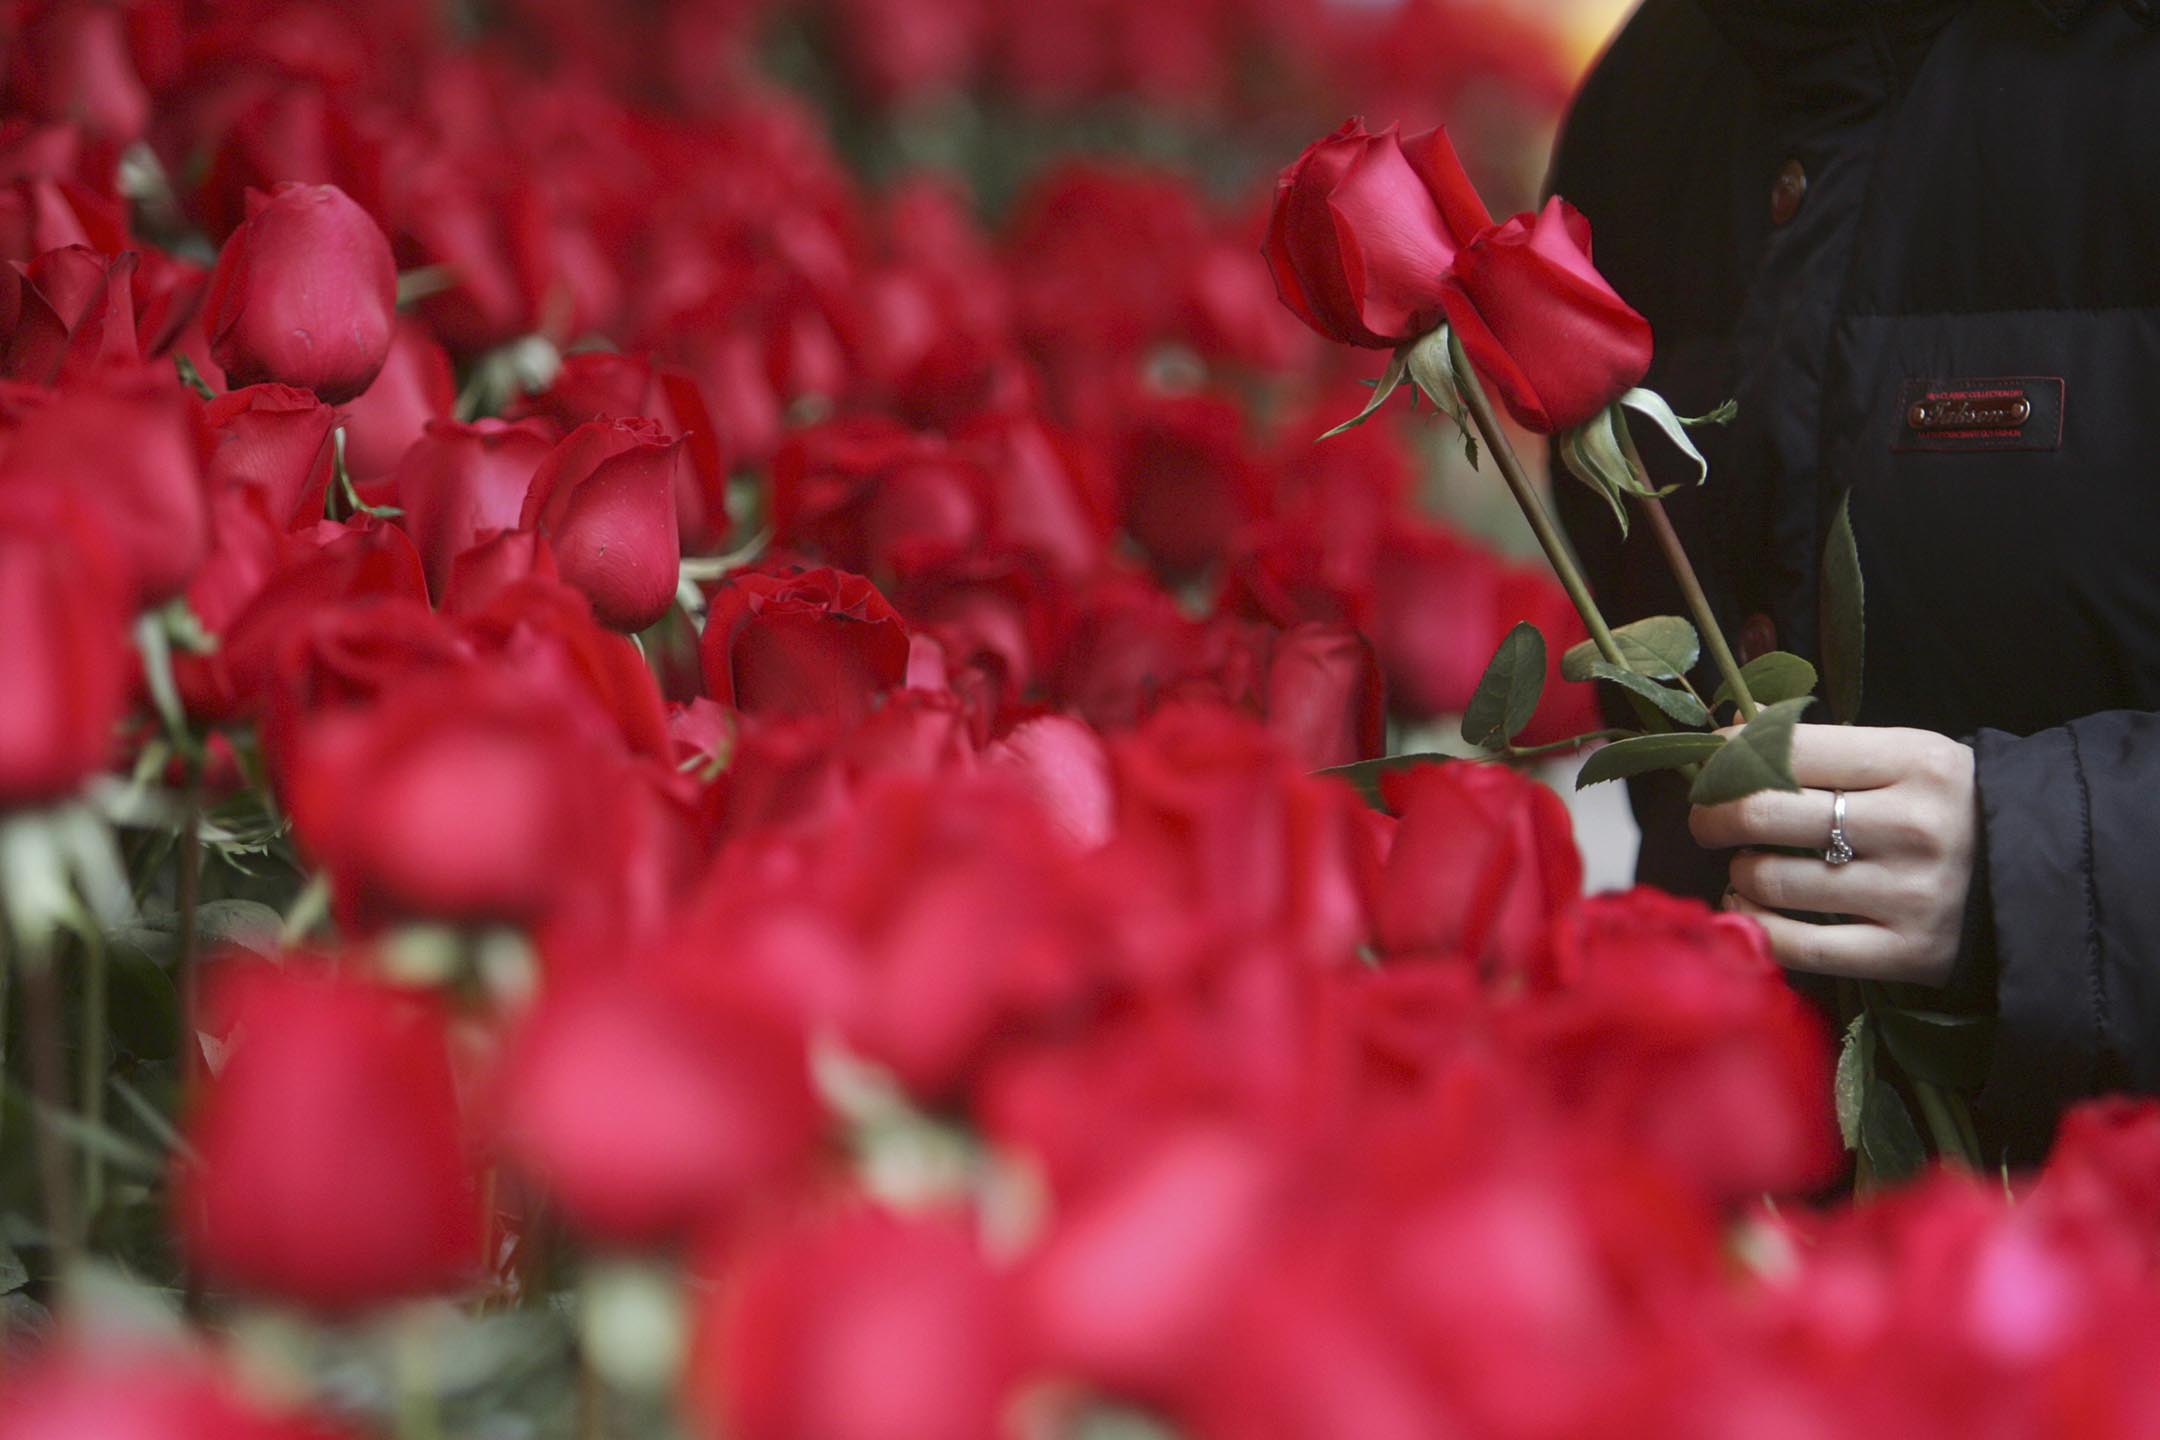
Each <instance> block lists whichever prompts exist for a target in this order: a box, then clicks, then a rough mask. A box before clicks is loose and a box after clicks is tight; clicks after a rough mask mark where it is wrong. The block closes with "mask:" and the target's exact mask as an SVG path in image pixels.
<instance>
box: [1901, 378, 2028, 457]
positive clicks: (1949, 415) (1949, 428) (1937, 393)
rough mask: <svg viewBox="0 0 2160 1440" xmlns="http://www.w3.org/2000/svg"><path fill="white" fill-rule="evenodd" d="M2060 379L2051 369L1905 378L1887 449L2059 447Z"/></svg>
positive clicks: (2018, 448) (1951, 449) (2025, 448)
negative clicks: (2047, 371)
mask: <svg viewBox="0 0 2160 1440" xmlns="http://www.w3.org/2000/svg"><path fill="white" fill-rule="evenodd" d="M2062 427H2063V382H2062V379H2061V377H2060V376H2055V375H2013V376H2007V377H1999V378H1996V379H1982V380H1907V381H1906V382H1905V385H1904V388H1903V389H1902V390H1901V391H1899V393H1898V428H1897V438H1896V439H1895V440H1894V441H1892V442H1891V445H1890V448H1891V449H1892V450H1947V451H1957V450H2060V449H2061V448H2062Z"/></svg>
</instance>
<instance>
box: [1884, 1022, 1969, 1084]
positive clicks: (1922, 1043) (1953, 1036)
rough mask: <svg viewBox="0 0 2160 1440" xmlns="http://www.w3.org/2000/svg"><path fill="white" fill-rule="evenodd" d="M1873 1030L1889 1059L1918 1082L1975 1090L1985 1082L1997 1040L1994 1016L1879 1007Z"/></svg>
mask: <svg viewBox="0 0 2160 1440" xmlns="http://www.w3.org/2000/svg"><path fill="white" fill-rule="evenodd" d="M1875 1026H1876V1028H1877V1030H1878V1031H1880V1032H1881V1035H1882V1043H1883V1044H1884V1046H1886V1047H1887V1048H1888V1049H1889V1051H1890V1058H1891V1059H1893V1060H1895V1061H1897V1063H1898V1065H1899V1066H1900V1067H1902V1068H1903V1070H1904V1071H1905V1073H1906V1074H1907V1075H1910V1076H1911V1077H1912V1078H1913V1079H1915V1080H1924V1081H1927V1082H1930V1083H1932V1084H1935V1085H1941V1086H1944V1087H1946V1088H1949V1089H1954V1090H1975V1089H1978V1088H1979V1086H1980V1084H1981V1082H1983V1081H1985V1080H1986V1079H1987V1072H1988V1060H1989V1057H1990V1055H1991V1053H1992V1051H1993V1047H1994V1041H1995V1021H1994V1017H1993V1016H1989V1015H1950V1014H1945V1013H1943V1012H1941V1011H1935V1010H1907V1009H1903V1008H1901V1007H1899V1006H1895V1005H1879V1006H1877V1007H1876V1011H1875Z"/></svg>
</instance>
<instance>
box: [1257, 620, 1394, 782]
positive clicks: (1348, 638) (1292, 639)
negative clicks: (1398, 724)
mask: <svg viewBox="0 0 2160 1440" xmlns="http://www.w3.org/2000/svg"><path fill="white" fill-rule="evenodd" d="M1266 683H1267V728H1268V730H1269V731H1270V732H1271V733H1273V734H1274V735H1275V737H1276V738H1277V739H1279V740H1281V741H1282V742H1283V744H1284V745H1286V746H1288V747H1289V750H1290V753H1291V754H1292V755H1293V756H1295V757H1296V758H1297V762H1298V763H1299V764H1300V765H1302V766H1304V767H1305V768H1306V769H1308V770H1321V769H1325V768H1327V767H1328V766H1330V765H1350V764H1355V763H1356V762H1357V761H1360V760H1371V759H1373V758H1375V757H1377V756H1378V755H1379V754H1380V752H1381V750H1382V749H1383V748H1385V745H1386V730H1387V714H1386V710H1385V708H1384V706H1383V704H1382V693H1381V685H1380V667H1379V665H1378V664H1377V663H1376V662H1375V661H1374V659H1373V652H1372V646H1371V645H1369V644H1367V643H1366V641H1365V637H1364V636H1362V635H1360V634H1358V633H1357V632H1356V631H1355V630H1352V629H1350V628H1349V627H1348V626H1345V625H1299V626H1297V627H1296V628H1294V629H1291V630H1286V631H1284V632H1283V633H1282V634H1281V635H1278V636H1277V637H1275V643H1274V645H1273V646H1272V647H1271V649H1270V651H1269V655H1268V670H1267V682H1266Z"/></svg>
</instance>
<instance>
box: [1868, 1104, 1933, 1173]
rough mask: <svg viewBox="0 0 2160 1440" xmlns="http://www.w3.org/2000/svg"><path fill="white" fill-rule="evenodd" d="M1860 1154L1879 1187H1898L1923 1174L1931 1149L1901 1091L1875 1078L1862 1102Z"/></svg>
mask: <svg viewBox="0 0 2160 1440" xmlns="http://www.w3.org/2000/svg"><path fill="white" fill-rule="evenodd" d="M1860 1153H1861V1154H1862V1155H1864V1156H1866V1157H1867V1162H1868V1168H1869V1170H1870V1171H1871V1172H1872V1174H1873V1175H1874V1178H1875V1183H1876V1184H1878V1185H1894V1184H1897V1183H1899V1182H1900V1181H1904V1180H1909V1179H1911V1178H1912V1177H1913V1176H1915V1175H1917V1174H1919V1173H1920V1169H1921V1167H1922V1166H1924V1165H1926V1164H1927V1146H1926V1145H1925V1144H1924V1143H1923V1142H1922V1141H1921V1139H1920V1130H1919V1127H1918V1126H1916V1125H1914V1124H1913V1118H1912V1112H1911V1111H1910V1110H1907V1109H1906V1108H1905V1102H1904V1101H1903V1100H1902V1099H1900V1098H1899V1097H1898V1092H1897V1091H1896V1090H1895V1089H1894V1088H1892V1087H1891V1086H1889V1085H1885V1084H1884V1083H1883V1082H1882V1081H1881V1080H1880V1079H1873V1078H1871V1080H1870V1083H1869V1085H1868V1087H1867V1093H1866V1095H1865V1096H1864V1097H1863V1098H1862V1100H1861V1102H1860Z"/></svg>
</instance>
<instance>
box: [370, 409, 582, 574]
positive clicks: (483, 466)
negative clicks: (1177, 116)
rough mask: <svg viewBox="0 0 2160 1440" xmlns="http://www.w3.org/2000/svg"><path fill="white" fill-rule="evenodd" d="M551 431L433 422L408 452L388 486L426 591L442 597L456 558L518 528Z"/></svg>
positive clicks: (528, 423)
mask: <svg viewBox="0 0 2160 1440" xmlns="http://www.w3.org/2000/svg"><path fill="white" fill-rule="evenodd" d="M552 433H553V432H551V431H550V430H549V429H548V427H547V426H546V424H545V423H544V422H541V421H538V420H522V421H519V422H518V423H516V424H506V423H505V422H503V421H501V420H481V421H478V422H476V423H474V424H471V425H463V424H460V423H458V422H457V421H455V420H436V421H433V422H431V423H430V424H429V425H428V427H427V431H426V433H425V434H424V435H422V436H421V438H420V439H419V440H418V441H417V442H415V443H414V445H413V446H412V447H411V448H410V449H408V450H407V451H406V452H405V456H404V458H403V459H402V460H400V461H399V462H398V466H397V478H396V481H395V484H394V487H393V488H394V491H395V493H396V495H397V503H398V508H400V509H402V510H403V511H404V512H405V518H404V525H405V531H406V533H407V534H409V535H411V536H412V539H413V544H414V545H415V546H416V547H417V548H418V549H419V551H420V563H421V565H422V566H423V567H424V568H425V569H426V571H427V582H428V590H429V591H430V592H431V593H433V594H435V595H440V594H442V591H443V586H444V584H445V583H446V582H448V580H449V578H450V562H451V561H453V560H455V559H456V558H457V557H458V555H459V554H460V553H462V552H463V551H465V550H468V549H470V548H471V547H472V546H473V545H474V544H475V543H477V542H478V541H479V540H481V539H482V538H483V537H485V536H487V535H491V534H493V533H494V532H496V531H498V530H515V529H517V528H518V520H519V518H520V517H521V516H523V515H524V513H525V494H526V492H527V491H528V490H530V489H531V488H532V480H533V472H534V471H535V470H537V469H538V468H539V466H540V462H541V461H542V460H544V459H546V458H547V454H548V447H549V442H550V437H551V435H552Z"/></svg>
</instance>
